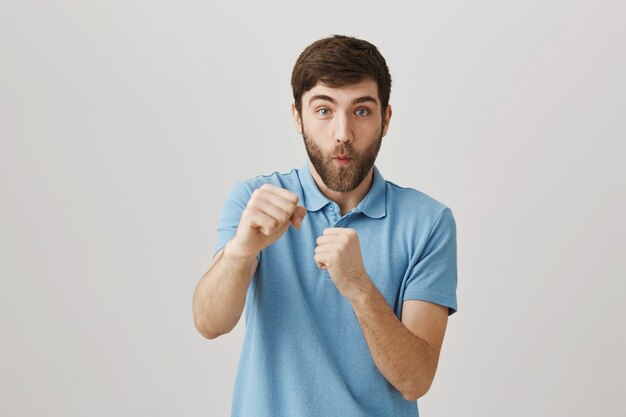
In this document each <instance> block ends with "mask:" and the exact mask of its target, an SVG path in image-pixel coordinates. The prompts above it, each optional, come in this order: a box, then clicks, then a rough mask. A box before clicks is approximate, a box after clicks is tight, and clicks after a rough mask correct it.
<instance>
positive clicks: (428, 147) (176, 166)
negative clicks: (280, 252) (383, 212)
mask: <svg viewBox="0 0 626 417" xmlns="http://www.w3.org/2000/svg"><path fill="white" fill-rule="evenodd" d="M625 21H626V3H624V2H623V1H617V0H616V1H573V0H570V1H535V0H532V1H525V2H511V1H484V0H483V1H473V2H465V1H452V2H411V3H410V4H409V2H406V3H403V4H402V5H399V4H392V3H384V2H376V3H375V2H368V1H358V2H357V1H350V2H339V1H337V2H336V1H326V0H320V1H318V2H282V3H281V2H276V1H265V2H250V3H248V4H243V3H241V2H231V3H227V2H214V1H187V2H179V1H166V0H156V1H146V0H126V1H106V2H104V1H100V2H97V1H92V2H76V1H67V0H65V1H56V2H45V1H34V0H27V1H24V0H2V1H1V2H0V140H1V142H0V146H1V147H0V187H1V188H0V193H1V194H0V198H1V204H0V280H1V281H0V284H1V290H0V331H1V342H0V415H2V416H226V415H228V414H229V410H230V400H231V393H232V387H233V383H234V377H235V371H236V366H237V361H238V355H239V349H240V347H241V341H242V337H243V332H244V326H243V323H242V322H240V323H239V325H238V326H237V327H236V329H235V330H234V331H233V332H232V333H230V334H228V335H226V336H223V337H221V338H219V339H216V340H213V341H208V340H205V339H203V338H202V337H201V336H200V335H199V334H198V333H196V331H195V329H194V326H193V320H192V315H191V296H192V293H193V290H194V288H195V285H196V283H197V282H198V280H199V279H200V277H201V276H202V274H203V273H204V272H205V271H206V269H207V268H208V266H209V262H210V260H211V255H212V248H213V244H214V243H215V227H216V224H217V216H218V213H219V211H220V209H221V206H222V203H223V200H224V198H225V196H226V193H227V191H228V190H229V189H230V187H231V186H232V185H233V184H234V183H235V181H236V180H238V179H243V178H249V177H252V176H255V175H259V174H265V173H270V172H272V171H275V170H277V171H285V170H289V169H291V168H294V167H300V166H301V165H302V164H303V163H304V161H305V151H304V147H303V145H302V139H301V137H300V136H298V135H297V133H296V132H295V130H294V129H293V128H292V125H291V118H290V112H289V105H290V100H291V90H290V86H289V81H290V74H291V69H292V66H293V63H294V62H295V59H296V58H297V56H298V54H299V53H300V51H301V50H302V49H303V48H304V47H305V46H306V45H308V44H309V43H310V42H312V41H314V40H316V39H318V38H321V37H325V36H328V35H331V34H333V33H342V34H349V35H354V36H358V37H363V38H365V39H368V40H370V41H371V42H373V43H374V44H376V45H377V46H378V47H379V49H380V50H381V52H382V53H383V55H384V56H385V57H386V59H387V62H388V64H389V67H390V70H391V73H392V77H393V89H392V95H391V104H392V105H393V108H394V116H393V119H392V125H391V129H390V131H389V134H388V136H387V137H386V138H385V141H384V142H383V147H382V149H381V153H380V156H379V160H378V166H379V168H380V170H381V172H382V173H383V175H384V176H385V177H386V178H387V179H390V180H392V181H394V182H396V183H399V184H401V185H404V186H411V187H414V188H418V189H420V190H422V191H424V192H426V193H427V194H429V195H431V196H433V197H435V198H437V199H438V200H440V201H442V202H444V203H445V204H447V205H448V206H450V207H451V208H452V209H453V211H454V213H455V216H456V220H457V227H458V239H459V240H458V245H459V287H458V298H459V312H458V313H457V314H455V315H454V316H452V317H451V319H450V322H449V326H448V332H447V334H446V339H445V342H444V346H443V351H442V355H441V360H440V365H439V371H438V374H437V377H436V379H435V383H434V384H433V387H432V389H431V391H430V392H429V393H428V395H427V396H426V397H424V398H423V399H421V400H420V401H419V403H420V410H421V414H422V416H425V417H426V416H430V417H436V416H494V417H495V416H498V417H499V416H509V417H518V416H519V417H521V416H528V415H532V416H535V417H539V416H546V417H547V416H568V417H583V416H585V417H587V416H591V415H596V416H624V415H626V414H625V413H626V411H625V410H626V399H625V398H626V397H625V396H624V389H625V387H626V355H625V354H624V352H626V320H625V314H624V311H623V310H624V309H623V305H624V302H625V301H626V297H625V295H624V294H625V292H626V284H625V280H626V261H625V259H626V256H624V250H625V249H626V245H625V244H624V236H625V235H626V221H625V219H624V213H625V212H626V195H625V194H626V169H625V168H624V160H625V158H626V145H625V141H626V127H625V123H624V120H625V116H626V80H625V74H626V67H625V66H626V56H625V55H626V45H625V44H626V42H625V40H626V25H625V24H624V22H625Z"/></svg>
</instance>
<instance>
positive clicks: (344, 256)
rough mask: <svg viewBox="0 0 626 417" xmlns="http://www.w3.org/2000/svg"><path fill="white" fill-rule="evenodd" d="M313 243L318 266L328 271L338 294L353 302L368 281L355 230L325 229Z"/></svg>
mask: <svg viewBox="0 0 626 417" xmlns="http://www.w3.org/2000/svg"><path fill="white" fill-rule="evenodd" d="M316 243H317V246H316V247H315V255H314V256H313V259H315V262H316V263H317V266H318V267H319V268H321V269H326V270H328V274H329V275H330V278H331V279H332V280H333V282H334V283H335V286H336V287H337V289H338V290H339V292H340V293H341V294H343V295H344V296H345V297H346V298H347V299H349V300H354V299H356V298H357V297H358V295H359V294H362V293H363V290H364V288H365V286H366V284H367V282H368V281H370V277H369V276H368V275H367V272H366V271H365V266H364V265H363V258H362V256H361V245H360V244H359V235H358V234H357V232H356V230H354V229H350V228H344V227H330V228H327V229H324V234H323V235H322V236H319V237H318V238H317V240H316Z"/></svg>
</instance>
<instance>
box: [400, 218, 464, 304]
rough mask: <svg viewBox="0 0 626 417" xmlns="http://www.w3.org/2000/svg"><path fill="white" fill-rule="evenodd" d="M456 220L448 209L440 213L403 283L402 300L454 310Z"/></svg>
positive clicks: (455, 302) (455, 301)
mask: <svg viewBox="0 0 626 417" xmlns="http://www.w3.org/2000/svg"><path fill="white" fill-rule="evenodd" d="M456 287H457V261H456V222H455V220H454V215H453V214H452V210H450V209H449V208H446V209H445V210H443V211H442V212H441V213H440V214H439V217H438V218H437V220H436V221H435V224H434V225H433V229H432V231H431V233H430V236H429V238H428V241H427V242H426V245H425V246H424V250H423V251H422V254H421V255H420V257H419V259H418V261H417V264H416V265H415V266H414V267H413V269H412V270H411V273H410V275H409V278H408V279H407V282H406V287H405V291H404V297H403V300H424V301H429V302H432V303H435V304H439V305H442V306H445V307H448V315H452V314H454V313H455V312H456V311H457V300H456Z"/></svg>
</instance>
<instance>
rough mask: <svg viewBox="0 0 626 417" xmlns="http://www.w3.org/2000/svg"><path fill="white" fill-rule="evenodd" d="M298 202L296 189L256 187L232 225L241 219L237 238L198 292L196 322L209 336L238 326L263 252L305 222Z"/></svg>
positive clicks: (199, 284) (217, 257)
mask: <svg viewBox="0 0 626 417" xmlns="http://www.w3.org/2000/svg"><path fill="white" fill-rule="evenodd" d="M298 200H299V198H298V196H297V195H296V194H294V193H292V192H291V191H288V190H285V189H282V188H280V187H277V186H274V185H272V184H264V185H262V186H261V187H260V188H257V189H256V190H254V192H253V193H252V195H251V196H250V199H249V200H248V202H247V204H246V206H245V208H244V209H243V211H241V215H240V216H236V217H237V218H238V220H235V218H234V216H231V217H233V218H232V219H231V220H230V221H231V227H232V223H234V221H238V224H237V230H236V232H235V236H234V237H233V238H232V239H231V240H229V241H228V242H227V243H226V245H225V246H224V248H223V250H220V252H218V253H217V255H216V256H215V260H214V261H213V264H212V265H211V267H210V268H209V270H208V272H207V273H206V274H205V275H204V276H203V277H202V278H201V280H200V282H199V283H198V285H197V286H196V290H195V291H194V295H193V316H194V323H195V326H196V329H198V332H200V334H202V335H203V336H204V337H206V338H209V339H214V338H216V337H218V336H220V335H223V334H225V333H228V332H230V331H231V330H232V329H233V327H235V325H236V324H237V322H238V321H239V318H240V317H241V313H242V312H243V309H244V306H245V303H246V292H247V289H248V286H249V285H250V282H251V281H252V277H253V276H254V272H255V270H256V268H257V265H258V262H259V261H258V259H257V255H258V254H259V253H260V252H261V250H263V249H264V248H266V247H267V246H269V245H270V244H272V243H273V242H275V241H276V240H277V239H278V238H279V237H280V236H282V235H283V234H284V233H285V232H286V231H287V229H288V228H289V226H290V225H293V226H295V227H296V228H298V229H299V228H300V226H301V225H302V220H303V219H304V216H305V215H306V213H307V211H306V209H305V208H304V207H303V206H299V205H297V203H298ZM227 207H229V206H227ZM239 207H240V206H237V205H235V206H234V208H233V209H234V210H239Z"/></svg>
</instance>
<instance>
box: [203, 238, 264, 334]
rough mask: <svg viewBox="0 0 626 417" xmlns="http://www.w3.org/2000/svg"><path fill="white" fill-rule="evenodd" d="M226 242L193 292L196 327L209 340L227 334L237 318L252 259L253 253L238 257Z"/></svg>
mask: <svg viewBox="0 0 626 417" xmlns="http://www.w3.org/2000/svg"><path fill="white" fill-rule="evenodd" d="M229 243H230V242H228V243H227V244H226V246H225V247H224V251H223V252H222V253H221V254H220V257H219V258H218V259H217V261H216V262H215V264H214V265H213V266H212V267H211V268H210V269H209V271H208V272H207V273H206V274H204V276H203V277H202V279H201V280H200V282H199V283H198V285H197V287H196V290H195V292H194V295H193V315H194V321H195V325H196V328H197V329H198V331H199V332H200V333H201V334H202V335H203V336H204V337H206V338H209V339H213V338H215V337H217V336H220V335H222V334H225V333H228V332H229V331H231V330H232V328H233V327H235V325H236V324H237V322H238V321H239V318H240V317H241V313H242V312H243V309H244V305H245V301H246V292H247V289H248V286H249V285H250V281H251V279H252V273H251V268H252V266H253V264H254V263H255V262H256V258H255V257H254V256H252V257H238V256H237V255H236V253H235V252H234V251H231V247H230V246H229Z"/></svg>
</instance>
